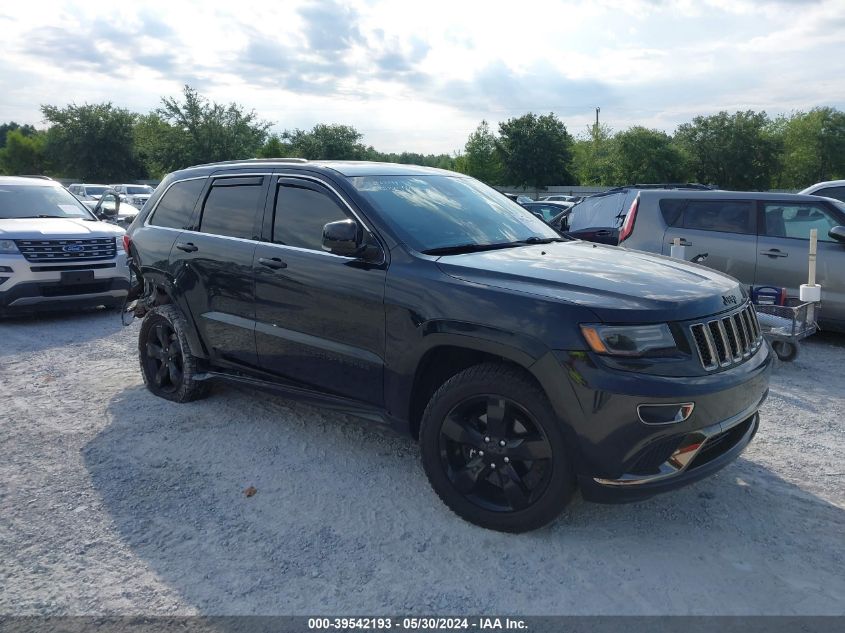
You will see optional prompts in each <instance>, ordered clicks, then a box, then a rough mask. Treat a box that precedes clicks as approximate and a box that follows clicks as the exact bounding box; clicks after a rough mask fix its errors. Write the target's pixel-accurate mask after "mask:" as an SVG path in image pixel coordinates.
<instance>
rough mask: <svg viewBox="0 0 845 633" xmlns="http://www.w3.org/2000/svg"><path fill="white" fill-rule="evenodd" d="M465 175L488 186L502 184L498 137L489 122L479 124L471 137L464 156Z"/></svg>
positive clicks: (465, 147)
mask: <svg viewBox="0 0 845 633" xmlns="http://www.w3.org/2000/svg"><path fill="white" fill-rule="evenodd" d="M462 158H463V162H462V163H461V166H462V168H463V169H464V170H465V171H464V173H466V174H469V175H470V176H472V177H473V178H478V179H479V180H481V181H483V182H486V183H487V184H488V185H499V184H502V173H503V169H502V162H501V160H500V159H499V154H498V152H497V151H496V135H495V134H494V133H493V132H492V131H491V130H490V126H489V125H488V123H487V121H482V122H481V123H479V125H478V127H477V128H475V131H474V132H472V133H471V134H470V135H469V138H468V139H467V142H466V145H465V146H464V153H463V155H462Z"/></svg>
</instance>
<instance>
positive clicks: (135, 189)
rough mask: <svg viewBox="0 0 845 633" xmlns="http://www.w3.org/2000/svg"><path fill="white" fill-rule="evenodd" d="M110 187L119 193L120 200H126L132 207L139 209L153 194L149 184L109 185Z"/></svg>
mask: <svg viewBox="0 0 845 633" xmlns="http://www.w3.org/2000/svg"><path fill="white" fill-rule="evenodd" d="M109 187H110V188H111V189H113V190H114V191H116V192H117V193H119V194H120V201H121V202H127V203H129V204H131V205H132V206H133V207H137V208H138V209H141V208H142V207H143V206H144V205H145V204H146V203H147V200H149V199H150V196H151V195H153V191H155V189H153V188H152V187H150V186H149V185H131V184H125V185H109Z"/></svg>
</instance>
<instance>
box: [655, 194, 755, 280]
mask: <svg viewBox="0 0 845 633" xmlns="http://www.w3.org/2000/svg"><path fill="white" fill-rule="evenodd" d="M666 205H682V208H681V210H680V211H681V212H680V214H677V210H674V212H673V213H671V214H670V215H672V216H673V222H672V226H669V228H668V229H667V230H666V233H665V234H664V236H663V250H662V253H663V254H664V255H668V254H669V253H670V249H671V247H672V242H673V241H674V240H675V238H680V240H681V244H682V245H684V246H686V247H687V248H686V258H687V259H688V260H695V259H696V258H698V260H699V261H700V263H701V264H703V265H704V266H707V267H708V268H713V269H715V270H719V271H722V272H723V273H727V274H728V275H730V276H732V277H735V278H736V279H738V280H739V281H740V282H742V283H743V284H745V285H751V284H752V283H754V266H755V264H756V259H757V222H756V212H755V209H754V202H753V201H752V200H703V199H695V198H691V199H687V200H679V199H670V198H667V199H665V200H663V201H662V202H661V210H662V211H666V212H667V214H669V212H670V211H673V209H669V208H668V207H667V208H665V209H664V208H663V207H664V206H666Z"/></svg>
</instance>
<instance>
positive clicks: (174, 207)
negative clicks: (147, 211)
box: [150, 178, 205, 229]
mask: <svg viewBox="0 0 845 633" xmlns="http://www.w3.org/2000/svg"><path fill="white" fill-rule="evenodd" d="M204 186H205V178H197V179H195V180H183V181H181V182H177V183H175V184H173V185H171V187H170V188H169V189H168V190H167V191H166V192H165V194H164V195H163V196H162V197H161V200H160V201H159V203H158V205H157V206H156V210H155V211H154V212H153V216H152V217H151V218H150V224H151V225H153V226H163V227H167V228H171V229H186V228H188V223H189V222H190V221H191V214H192V213H193V212H194V206H196V204H197V198H199V197H200V193H201V192H202V188H203V187H204Z"/></svg>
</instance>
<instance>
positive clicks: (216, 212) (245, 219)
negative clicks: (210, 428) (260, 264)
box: [170, 174, 270, 366]
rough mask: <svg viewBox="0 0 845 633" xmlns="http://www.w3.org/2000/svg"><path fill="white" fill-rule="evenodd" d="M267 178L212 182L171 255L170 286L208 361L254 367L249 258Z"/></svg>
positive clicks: (235, 176) (239, 177) (239, 176)
mask: <svg viewBox="0 0 845 633" xmlns="http://www.w3.org/2000/svg"><path fill="white" fill-rule="evenodd" d="M269 180H270V176H269V174H266V175H261V174H258V175H246V174H232V175H225V176H215V177H212V178H211V182H210V183H209V186H208V187H207V189H206V191H205V192H204V195H203V201H202V205H201V207H200V213H199V216H198V217H197V219H196V220H195V225H194V226H193V227H192V230H189V231H184V232H182V233H181V234H180V235H179V237H178V239H177V240H176V243H175V244H174V245H173V250H172V251H171V256H170V257H171V268H172V269H173V270H174V271H176V272H175V274H176V278H175V284H176V286H177V287H178V288H180V289H181V291H182V293H183V294H184V296H185V299H186V301H187V304H188V307H189V309H190V312H191V315H192V317H193V320H194V323H195V324H196V327H197V331H198V332H199V334H200V336H201V338H202V340H203V342H204V343H205V345H206V347H207V349H208V352H209V354H210V355H211V356H212V358H213V359H215V360H219V361H224V362H225V361H228V362H230V363H236V364H240V365H249V366H257V364H258V358H257V355H256V351H255V291H254V284H253V278H252V258H253V253H254V252H255V248H256V246H257V244H258V235H259V232H260V212H261V210H262V209H263V206H264V199H265V197H266V195H267V187H268V182H269Z"/></svg>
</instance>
